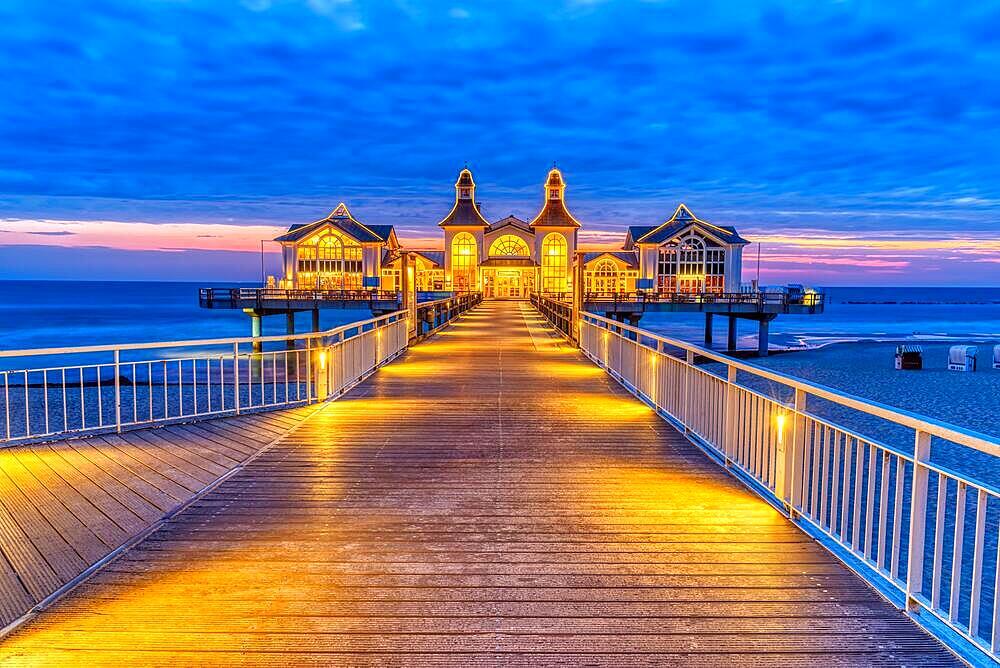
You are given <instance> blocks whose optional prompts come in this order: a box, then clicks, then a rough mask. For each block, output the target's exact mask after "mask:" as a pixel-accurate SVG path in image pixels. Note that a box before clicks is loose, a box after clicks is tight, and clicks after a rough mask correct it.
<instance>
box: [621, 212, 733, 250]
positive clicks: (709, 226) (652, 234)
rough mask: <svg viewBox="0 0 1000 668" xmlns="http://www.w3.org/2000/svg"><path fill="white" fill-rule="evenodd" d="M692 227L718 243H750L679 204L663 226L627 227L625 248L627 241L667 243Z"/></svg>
mask: <svg viewBox="0 0 1000 668" xmlns="http://www.w3.org/2000/svg"><path fill="white" fill-rule="evenodd" d="M692 225H700V226H701V227H702V228H703V229H704V230H705V232H707V233H708V234H710V235H712V236H714V237H716V238H717V239H718V240H719V241H722V242H723V243H727V244H743V245H745V244H748V243H750V242H749V241H747V240H746V239H744V238H743V237H741V236H740V235H739V233H738V232H737V231H736V228H735V227H731V226H724V225H715V224H713V223H710V222H708V221H707V220H702V219H700V218H698V217H697V216H696V215H694V214H693V213H692V212H691V209H689V208H687V205H685V204H683V203H682V204H680V205H678V207H677V209H675V210H674V215H672V216H670V218H668V219H667V220H666V221H665V222H664V223H663V224H661V225H657V226H655V227H641V226H632V227H629V228H628V230H629V233H628V235H627V236H626V238H625V245H626V248H628V247H629V241H631V242H632V243H643V244H659V243H663V242H664V241H668V240H670V239H672V238H673V237H675V236H677V235H678V234H680V233H681V232H683V231H685V230H686V229H687V228H688V227H690V226H692Z"/></svg>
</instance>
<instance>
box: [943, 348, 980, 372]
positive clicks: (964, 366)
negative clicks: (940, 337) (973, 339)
mask: <svg viewBox="0 0 1000 668" xmlns="http://www.w3.org/2000/svg"><path fill="white" fill-rule="evenodd" d="M978 352H979V349H978V348H976V346H952V347H951V349H950V350H949V351H948V369H949V370H950V371H975V370H976V354H977V353H978Z"/></svg>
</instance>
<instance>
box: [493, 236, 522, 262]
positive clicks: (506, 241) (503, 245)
mask: <svg viewBox="0 0 1000 668" xmlns="http://www.w3.org/2000/svg"><path fill="white" fill-rule="evenodd" d="M530 254H531V253H530V251H528V244H526V243H524V239H522V238H521V237H519V236H517V235H514V234H505V235H503V236H502V237H500V238H498V239H497V240H496V241H494V242H493V243H492V244H491V245H490V255H491V256H493V257H496V256H500V255H523V256H528V255H530Z"/></svg>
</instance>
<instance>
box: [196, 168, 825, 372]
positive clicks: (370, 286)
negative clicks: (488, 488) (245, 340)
mask: <svg viewBox="0 0 1000 668" xmlns="http://www.w3.org/2000/svg"><path fill="white" fill-rule="evenodd" d="M540 190H541V194H542V197H541V201H540V203H539V205H538V209H537V213H536V214H535V215H534V216H533V217H532V218H531V219H530V220H523V219H521V218H518V217H517V216H515V215H508V216H505V217H503V218H499V219H496V220H493V221H492V222H491V221H490V220H489V219H488V218H486V216H485V215H484V213H483V208H482V205H481V203H480V201H479V199H478V193H477V185H476V181H475V178H474V176H473V173H472V170H471V169H469V168H468V166H466V167H464V168H463V169H461V170H460V171H459V173H458V177H457V178H456V180H455V182H454V195H453V197H454V199H453V201H452V206H451V209H450V210H449V211H448V212H447V214H445V215H444V217H443V218H441V219H440V220H439V221H438V222H437V225H438V227H439V228H440V230H441V233H442V236H443V238H442V245H441V247H440V248H438V249H419V250H418V249H408V248H405V247H403V246H402V245H401V244H400V241H399V240H398V239H397V237H396V232H395V230H394V228H393V226H392V225H385V224H372V223H368V222H362V221H361V220H359V219H358V218H356V217H355V216H354V215H353V214H352V213H351V211H350V209H349V208H348V206H347V204H345V203H344V202H341V203H340V204H338V205H337V206H336V207H335V208H334V209H333V211H331V213H330V214H329V215H328V216H326V217H325V218H322V219H320V220H316V221H313V222H311V223H305V224H293V225H292V226H291V227H289V228H288V230H287V231H286V232H285V233H284V234H282V235H281V236H279V237H277V239H275V241H277V242H278V243H279V244H280V245H281V249H282V276H281V277H280V278H278V279H276V280H273V281H268V285H267V286H265V287H261V288H239V289H234V288H216V289H212V288H206V289H203V290H202V291H201V298H200V301H201V305H202V306H204V307H206V308H240V309H243V310H244V311H245V312H246V313H247V314H248V315H249V316H250V317H251V323H252V328H251V332H252V333H253V334H254V335H259V334H260V332H261V321H260V318H262V317H264V316H267V315H275V314H284V315H286V317H287V323H288V328H287V333H288V334H293V333H294V332H295V322H294V319H295V318H294V315H295V313H297V312H302V311H307V310H308V311H311V312H312V316H313V318H312V322H313V331H316V329H317V328H318V323H319V310H320V309H324V308H335V309H352V308H353V309H357V308H368V309H370V310H371V311H372V313H373V314H375V315H378V314H382V313H389V312H392V311H394V310H396V309H398V308H401V307H402V308H408V309H412V307H413V304H416V303H417V302H420V301H431V300H435V299H441V298H444V297H450V296H453V295H461V294H472V293H476V294H480V295H482V297H483V298H484V299H488V300H494V299H496V300H528V299H530V298H532V297H534V296H544V297H549V298H553V299H556V300H560V301H563V302H565V303H566V304H568V305H569V304H572V305H573V308H575V309H576V310H578V311H589V312H594V313H603V314H604V315H605V316H607V317H613V318H616V319H618V320H620V321H628V322H630V323H632V324H633V325H634V324H637V323H638V322H639V320H640V319H641V318H642V316H643V315H644V314H645V313H648V312H651V311H667V312H687V313H691V312H699V313H704V314H705V343H706V344H708V345H710V344H711V343H712V338H713V318H714V316H715V315H720V316H724V317H726V318H727V321H728V332H727V339H726V340H727V347H728V350H735V348H736V342H737V322H738V320H740V319H744V320H750V321H752V322H754V323H756V326H757V328H758V348H757V353H758V354H760V355H766V354H767V337H768V329H769V323H770V321H771V320H773V319H774V318H775V317H777V316H778V315H779V314H782V313H794V314H812V313H819V312H822V310H823V300H822V295H818V294H815V293H811V292H809V293H801V294H799V293H796V294H788V293H784V294H783V293H767V294H765V293H763V292H759V291H757V290H750V291H748V290H746V289H745V286H744V285H743V283H742V271H743V248H744V247H745V246H746V245H747V244H749V243H750V241H748V240H747V239H745V238H744V237H742V236H741V235H740V233H739V232H738V231H737V230H736V228H734V227H732V226H728V225H721V224H717V223H713V222H710V221H707V220H705V219H703V218H699V217H698V216H697V215H695V214H694V212H693V211H692V210H691V209H690V208H688V206H686V205H685V204H683V203H681V204H679V205H678V206H677V207H676V208H675V209H674V211H673V213H672V214H671V215H670V216H669V217H667V218H666V220H664V221H662V222H660V223H658V224H655V225H633V226H630V227H629V228H628V229H627V231H626V233H625V236H624V239H623V243H622V245H621V247H620V248H618V249H614V250H601V251H593V250H591V251H587V250H581V249H580V248H579V238H578V237H579V232H580V230H581V229H582V228H583V224H582V223H581V222H580V220H579V219H578V218H577V217H576V216H574V215H573V213H571V211H570V208H569V206H568V204H567V198H566V192H567V183H566V179H565V178H564V176H563V173H562V171H560V170H559V169H558V168H556V167H554V166H553V168H552V169H550V170H549V171H548V173H547V174H546V176H545V179H544V181H543V182H542V183H541V188H540Z"/></svg>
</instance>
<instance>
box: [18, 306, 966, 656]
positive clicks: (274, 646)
mask: <svg viewBox="0 0 1000 668" xmlns="http://www.w3.org/2000/svg"><path fill="white" fill-rule="evenodd" d="M0 464H2V476H0V510H2V515H0V532H2V533H0V549H2V550H3V553H4V555H5V556H6V557H7V562H4V560H2V559H0V615H6V617H4V618H3V621H4V622H5V623H7V622H9V621H11V619H12V616H11V615H16V614H17V613H18V610H19V609H20V608H24V606H26V605H28V604H29V603H32V602H37V601H39V600H42V599H44V598H45V597H46V596H48V595H49V594H50V593H51V591H52V590H54V588H56V587H58V586H60V585H61V583H65V582H69V581H72V580H73V578H75V577H77V576H78V574H79V573H81V572H83V571H84V570H85V569H86V568H87V567H88V566H89V564H91V563H94V562H100V560H101V559H102V558H103V557H104V555H105V554H107V553H109V552H111V551H112V550H113V549H114V548H116V547H117V546H118V545H121V544H123V543H127V542H128V541H129V540H134V539H135V538H136V537H143V536H145V538H144V539H143V540H141V541H140V542H137V544H136V545H134V546H133V547H131V549H129V550H127V551H125V552H124V553H123V554H121V555H119V556H118V557H117V558H115V559H113V560H108V563H105V564H103V567H101V568H100V569H98V570H97V571H96V572H95V573H93V574H92V575H91V576H90V577H89V578H86V579H84V580H83V581H82V582H80V583H79V584H78V585H77V586H76V587H75V589H73V590H72V591H70V592H69V593H68V594H66V595H65V596H62V597H61V598H59V600H58V601H56V602H54V603H52V604H51V605H49V606H47V607H46V608H45V609H44V610H42V611H40V612H39V614H37V616H36V617H34V619H31V620H30V621H28V622H27V623H25V624H23V625H21V626H20V627H19V628H18V629H17V630H16V631H14V632H13V633H12V634H11V635H9V636H8V637H7V638H6V639H5V640H3V641H2V642H0V665H4V666H7V665H10V666H20V665H58V664H67V665H68V664H72V665H123V664H132V665H144V666H159V665H199V666H201V665H290V664H293V665H331V664H340V665H360V664H373V663H375V664H391V665H399V664H431V663H438V664H439V663H450V664H458V665H501V664H502V665H537V664H546V663H558V664H561V665H579V664H583V663H586V664H594V665H624V664H643V665H663V664H687V665H705V666H718V665H725V664H743V665H774V666H790V665H823V666H832V665H877V664H882V665H902V664H905V665H920V664H928V665H930V664H933V665H942V664H944V665H948V664H953V663H957V661H956V660H955V659H954V657H953V656H952V655H951V654H950V653H949V652H948V651H947V650H946V649H945V648H944V647H943V646H942V645H940V644H939V643H938V642H937V641H935V640H933V639H932V638H931V637H929V636H928V635H926V634H925V633H924V632H923V631H922V630H920V629H919V628H918V627H917V626H916V625H915V624H913V623H912V622H911V621H910V620H909V619H907V618H906V617H905V616H904V615H902V614H901V613H900V612H899V611H898V610H896V609H895V608H893V606H891V605H890V604H889V603H888V602H886V601H885V600H884V599H882V598H881V597H880V596H879V595H878V594H876V593H875V591H874V590H873V589H871V588H870V587H869V586H868V585H866V584H865V583H864V582H863V581H862V580H861V579H860V578H858V577H857V576H856V575H854V574H853V573H851V572H850V571H848V570H847V569H846V568H845V567H844V566H843V565H842V564H841V563H840V562H839V561H837V560H836V559H835V558H834V557H833V556H831V554H830V553H828V552H827V551H826V550H825V549H824V548H823V547H821V546H820V545H819V544H817V543H816V542H814V541H813V540H812V539H810V538H809V537H807V536H806V535H805V534H804V533H803V532H802V531H800V530H799V529H798V528H796V527H795V526H793V525H792V524H791V523H790V522H789V521H788V520H787V519H786V518H784V517H783V516H782V515H781V514H780V513H779V512H777V511H776V510H775V509H774V508H773V507H772V506H771V505H769V504H767V503H765V502H764V501H763V500H762V499H761V498H760V497H758V496H756V495H755V494H753V493H751V492H750V491H748V490H747V488H746V487H745V486H744V485H743V484H742V483H740V482H738V481H737V480H736V479H735V478H733V477H731V476H730V475H728V474H727V473H726V472H725V470H724V469H723V468H721V467H719V466H718V465H717V464H716V463H714V462H713V461H711V460H710V459H709V458H708V457H706V456H705V455H704V454H703V453H702V452H701V451H700V450H699V449H698V448H696V447H695V446H694V445H693V444H692V443H691V442H690V441H688V440H687V439H686V438H685V437H684V436H682V435H681V434H680V433H679V432H677V431H676V430H675V429H674V428H673V427H671V426H669V425H668V424H667V423H666V422H664V421H663V420H661V419H660V418H659V417H658V416H657V415H656V414H655V413H654V412H653V411H652V410H651V409H649V408H648V407H647V406H646V405H645V404H643V403H641V402H639V401H638V400H636V399H635V398H633V397H632V396H631V395H630V394H628V393H626V392H625V391H624V390H623V389H622V388H621V386H620V385H618V384H617V383H615V382H613V381H612V380H611V379H610V378H609V377H608V376H607V375H606V374H605V372H604V371H602V370H601V369H599V368H597V367H596V366H594V365H593V364H591V363H590V362H589V361H587V360H586V359H585V358H584V357H583V356H582V355H581V354H580V353H579V352H578V351H577V350H576V349H574V348H572V347H571V346H569V345H567V344H566V343H564V341H563V339H561V338H559V337H558V336H557V335H556V334H555V332H554V331H553V330H552V329H551V328H549V326H548V325H547V324H546V323H545V322H544V320H543V319H542V317H541V316H540V315H539V313H538V312H537V311H536V310H535V309H534V308H532V307H531V306H530V305H528V304H525V303H497V302H492V303H486V304H484V305H481V306H479V307H477V308H476V309H474V310H473V311H472V312H470V313H469V314H467V315H465V316H464V317H462V318H461V319H459V320H458V321H456V322H455V323H454V324H453V325H451V326H450V327H448V328H446V329H445V330H443V331H441V332H440V333H438V334H437V335H436V336H434V337H433V338H431V339H429V340H428V341H426V342H424V343H421V344H419V345H416V346H414V347H412V348H410V350H409V351H408V352H407V353H406V354H405V355H404V356H403V357H402V358H400V359H399V360H397V361H396V362H393V363H392V364H389V365H387V366H385V367H383V368H381V369H380V370H379V371H378V372H377V373H375V374H374V375H373V376H371V377H370V378H369V379H368V380H366V381H365V382H364V383H362V384H360V385H358V386H357V387H355V388H354V389H353V390H351V391H350V392H349V393H348V394H346V395H345V396H344V397H342V398H341V399H340V400H338V401H335V402H329V403H323V404H319V405H316V406H309V407H305V408H300V409H293V410H286V411H280V412H275V413H270V414H266V415H258V416H240V417H233V418H223V419H218V420H214V421H208V422H202V423H198V424H195V425H185V426H177V427H165V428H160V429H149V430H140V431H136V432H132V433H129V434H126V435H125V436H122V437H118V436H104V437H94V438H89V439H80V440H77V441H64V442H60V443H53V444H44V445H26V446H16V447H11V448H8V449H6V450H3V451H0ZM220 478H221V482H218V483H216V482H215V481H216V480H219V479H220ZM185 504H186V505H185ZM178 511H179V512H178ZM150 527H154V528H155V530H154V531H152V532H151V533H149V528H150ZM146 533H149V535H148V536H146ZM12 546H15V547H16V548H17V549H16V550H14V549H12ZM14 555H16V559H14V558H12V556H14ZM15 562H16V563H15ZM8 601H14V603H13V604H12V605H7V606H6V608H5V607H3V603H6V602H8ZM19 606H20V608H19Z"/></svg>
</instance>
